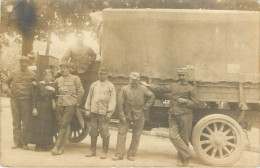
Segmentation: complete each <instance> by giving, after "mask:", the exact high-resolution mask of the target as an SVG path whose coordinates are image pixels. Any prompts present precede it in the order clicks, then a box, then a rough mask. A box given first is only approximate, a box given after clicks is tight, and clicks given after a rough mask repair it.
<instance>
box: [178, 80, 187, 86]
mask: <svg viewBox="0 0 260 168" xmlns="http://www.w3.org/2000/svg"><path fill="white" fill-rule="evenodd" d="M179 84H180V85H182V86H186V85H187V84H188V82H187V81H186V82H185V83H183V84H181V82H180V81H179Z"/></svg>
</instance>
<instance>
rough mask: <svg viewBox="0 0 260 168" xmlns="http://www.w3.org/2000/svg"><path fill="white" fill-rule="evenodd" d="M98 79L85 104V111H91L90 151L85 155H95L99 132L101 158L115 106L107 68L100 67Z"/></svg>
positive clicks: (104, 152) (114, 94) (107, 140)
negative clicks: (101, 145) (101, 140)
mask: <svg viewBox="0 0 260 168" xmlns="http://www.w3.org/2000/svg"><path fill="white" fill-rule="evenodd" d="M98 75H99V80H98V81H96V82H94V83H93V84H92V85H91V87H90V89H89V94H88V98H87V102H86V104H85V108H86V111H87V113H88V114H89V113H91V130H90V136H91V151H90V152H89V153H88V154H87V155H86V157H91V156H96V144H97V137H98V135H99V133H100V135H101V137H102V139H103V148H102V154H101V157H100V158H101V159H106V157H107V152H108V146H109V137H110V134H109V129H108V127H109V121H110V118H111V116H112V114H113V113H114V111H115V108H116V90H115V87H114V85H113V84H112V83H111V82H109V81H108V80H107V79H108V73H107V69H105V68H100V69H99V72H98Z"/></svg>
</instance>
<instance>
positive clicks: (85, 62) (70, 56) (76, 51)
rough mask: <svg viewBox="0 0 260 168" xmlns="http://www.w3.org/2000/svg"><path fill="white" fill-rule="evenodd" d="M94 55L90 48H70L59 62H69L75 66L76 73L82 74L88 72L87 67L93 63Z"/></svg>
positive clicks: (84, 46) (76, 46)
mask: <svg viewBox="0 0 260 168" xmlns="http://www.w3.org/2000/svg"><path fill="white" fill-rule="evenodd" d="M95 59H96V53H95V52H94V51H93V50H92V48H90V47H88V46H86V45H83V46H78V45H75V46H72V47H70V48H69V49H68V50H67V51H66V52H65V54H64V56H63V57H62V58H61V61H66V62H68V61H70V63H72V64H73V66H75V67H74V68H75V70H76V72H77V73H84V72H86V71H87V70H88V68H89V66H90V65H91V64H92V63H93V62H94V61H95Z"/></svg>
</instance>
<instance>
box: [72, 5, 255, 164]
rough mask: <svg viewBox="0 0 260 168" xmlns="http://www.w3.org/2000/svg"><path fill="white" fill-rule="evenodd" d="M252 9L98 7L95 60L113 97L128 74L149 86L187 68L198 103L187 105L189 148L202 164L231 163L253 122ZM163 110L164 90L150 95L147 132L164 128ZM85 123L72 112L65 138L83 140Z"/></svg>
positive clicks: (174, 77) (93, 71)
mask: <svg viewBox="0 0 260 168" xmlns="http://www.w3.org/2000/svg"><path fill="white" fill-rule="evenodd" d="M259 14H260V13H259V12H248V11H223V10H216V11H212V10H210V11H209V10H176V9H174V10H173V9H164V10H161V9H105V10H103V20H102V24H100V26H99V28H100V32H99V37H100V39H99V42H100V49H101V57H102V60H101V64H102V65H104V66H106V67H107V68H108V69H109V76H110V81H111V82H112V83H114V85H115V87H116V91H117V94H118V93H119V92H120V90H121V88H122V87H123V86H125V85H127V84H128V83H129V74H130V72H132V71H136V72H139V73H140V74H141V80H143V81H146V82H148V83H150V84H157V85H167V84H169V83H173V82H177V80H178V76H177V73H176V72H177V69H178V68H186V69H187V70H188V73H189V82H190V83H191V84H192V85H193V86H194V87H195V88H196V91H197V97H198V100H199V101H200V104H199V106H198V108H195V109H193V113H194V121H193V125H194V127H193V131H192V145H193V147H194V149H195V152H196V154H197V155H198V156H199V158H200V159H201V160H202V161H204V162H205V163H207V164H209V165H213V166H227V165H233V164H234V163H235V162H236V161H237V160H238V159H239V158H240V156H241V154H242V152H243V150H244V147H245V142H246V138H245V137H246V136H245V133H244V132H246V129H250V124H253V125H254V124H258V126H259V118H260V117H259V116H260V113H259V112H260V41H259V40H260V15H259ZM99 66H100V62H96V63H95V64H94V65H93V66H92V68H91V72H90V73H91V74H92V75H91V81H94V80H96V79H97V71H98V67H99ZM168 109H169V95H167V94H157V95H156V100H155V102H154V105H153V107H152V108H151V110H150V114H147V116H146V117H147V118H148V120H149V122H147V123H146V129H152V128H154V127H168V123H167V117H168V114H167V111H168ZM117 114H118V112H117V111H116V112H115V114H114V116H113V118H115V119H116V118H117ZM248 116H255V117H251V118H249V117H248ZM252 118H253V119H254V120H252ZM79 120H81V121H80V122H79ZM82 120H83V122H82ZM89 128H90V125H89V120H88V119H87V118H86V117H84V116H83V118H82V117H81V119H80V118H77V117H74V119H73V123H72V132H71V137H70V141H71V142H80V141H81V140H83V139H84V138H85V137H86V136H87V134H88V131H89Z"/></svg>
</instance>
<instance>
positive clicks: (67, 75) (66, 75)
mask: <svg viewBox="0 0 260 168" xmlns="http://www.w3.org/2000/svg"><path fill="white" fill-rule="evenodd" d="M69 75H70V74H69V73H68V74H67V75H62V77H68V76H69Z"/></svg>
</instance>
